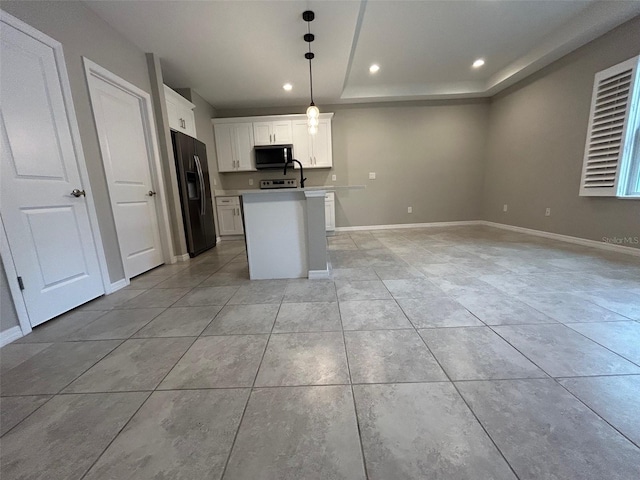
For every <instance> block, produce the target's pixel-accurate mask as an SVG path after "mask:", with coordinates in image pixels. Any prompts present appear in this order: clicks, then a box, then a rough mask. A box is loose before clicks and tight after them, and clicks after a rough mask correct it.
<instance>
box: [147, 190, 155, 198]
mask: <svg viewBox="0 0 640 480" xmlns="http://www.w3.org/2000/svg"><path fill="white" fill-rule="evenodd" d="M155 194H156V192H154V191H153V190H149V193H147V195H149V196H150V197H153V196H154V195H155Z"/></svg>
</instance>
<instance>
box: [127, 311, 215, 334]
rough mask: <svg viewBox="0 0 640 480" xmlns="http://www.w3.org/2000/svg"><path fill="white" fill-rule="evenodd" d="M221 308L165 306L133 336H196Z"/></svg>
mask: <svg viewBox="0 0 640 480" xmlns="http://www.w3.org/2000/svg"><path fill="white" fill-rule="evenodd" d="M221 309H222V306H220V305H207V306H204V307H171V308H167V309H166V310H165V311H164V312H162V313H161V314H160V315H158V316H157V317H156V318H154V319H153V320H152V321H151V322H150V323H148V324H147V325H146V326H145V327H144V328H143V329H141V330H140V331H138V333H136V334H135V335H134V338H146V337H197V336H198V335H200V334H201V333H202V331H203V330H204V329H205V328H206V327H207V325H209V323H211V320H213V318H214V317H215V316H216V315H217V314H218V312H219V311H220V310H221Z"/></svg>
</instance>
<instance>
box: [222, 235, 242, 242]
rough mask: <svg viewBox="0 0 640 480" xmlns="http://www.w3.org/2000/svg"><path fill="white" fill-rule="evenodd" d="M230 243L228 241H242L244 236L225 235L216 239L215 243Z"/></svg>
mask: <svg viewBox="0 0 640 480" xmlns="http://www.w3.org/2000/svg"><path fill="white" fill-rule="evenodd" d="M225 240H226V241H227V242H228V241H230V240H244V235H225V236H223V237H218V238H217V239H216V243H219V242H222V241H225Z"/></svg>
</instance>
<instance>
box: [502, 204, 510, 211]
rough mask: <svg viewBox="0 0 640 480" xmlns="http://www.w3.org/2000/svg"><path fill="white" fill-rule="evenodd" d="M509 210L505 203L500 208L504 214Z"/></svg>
mask: <svg viewBox="0 0 640 480" xmlns="http://www.w3.org/2000/svg"><path fill="white" fill-rule="evenodd" d="M508 208H509V205H507V204H506V203H505V204H504V205H503V206H502V211H503V212H506V211H507V210H508Z"/></svg>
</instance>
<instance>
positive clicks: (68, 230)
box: [0, 15, 104, 326]
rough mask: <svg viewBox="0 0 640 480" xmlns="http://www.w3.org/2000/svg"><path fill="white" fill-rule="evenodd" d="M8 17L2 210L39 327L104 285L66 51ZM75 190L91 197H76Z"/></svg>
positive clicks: (1, 108) (1, 123) (1, 122)
mask: <svg viewBox="0 0 640 480" xmlns="http://www.w3.org/2000/svg"><path fill="white" fill-rule="evenodd" d="M9 18H10V17H9V16H6V15H5V16H3V17H2V24H1V27H2V28H1V51H0V57H1V58H2V69H1V74H0V129H1V132H0V135H1V136H2V139H1V142H0V143H1V145H2V146H1V157H2V159H1V171H0V176H1V178H2V179H1V185H2V199H1V202H0V203H1V207H0V208H1V212H2V222H3V224H4V228H5V231H6V235H7V239H8V243H9V247H10V249H11V255H12V259H13V263H14V265H15V267H16V271H17V273H18V275H19V276H20V277H21V278H22V282H23V285H24V289H23V291H22V295H23V298H24V302H25V306H26V309H27V313H28V315H29V322H30V323H31V326H36V325H38V324H40V323H42V322H44V321H46V320H49V319H51V318H53V317H55V316H57V315H59V314H61V313H64V312H66V311H68V310H71V309H72V308H74V307H76V306H78V305H80V304H82V303H85V302H87V301H89V300H91V299H93V298H95V297H98V296H100V295H102V294H103V293H104V285H103V283H102V277H101V270H100V266H99V260H98V254H97V251H96V244H95V240H94V237H93V234H92V229H91V224H90V220H89V210H88V206H87V198H86V195H90V190H89V185H86V184H83V182H82V181H81V176H80V170H79V168H80V165H79V162H84V159H83V158H82V157H79V156H78V153H77V152H76V149H75V148H74V143H73V138H72V132H71V130H70V125H71V121H72V120H70V118H69V112H68V111H67V106H68V105H70V103H68V102H67V103H66V104H65V97H64V87H63V84H62V82H63V80H62V79H65V80H66V72H65V73H63V72H62V71H61V70H59V69H64V68H65V67H64V61H63V59H62V58H61V57H58V56H57V55H59V53H57V52H60V51H61V50H58V51H56V49H55V48H52V45H54V44H57V42H55V41H54V40H52V39H49V38H48V37H45V36H44V35H42V34H40V33H39V32H37V31H34V32H35V33H33V34H29V35H28V34H26V33H24V32H23V31H22V30H23V29H26V28H29V27H28V26H26V25H24V28H22V27H21V28H17V27H14V26H12V25H10V24H8V23H6V22H8V21H10V20H9ZM12 23H14V24H16V25H17V23H21V22H17V21H16V22H13V21H12ZM29 30H33V29H30V28H29ZM41 39H43V40H41ZM45 40H46V43H45ZM56 48H60V47H59V44H57V47H56ZM67 88H68V85H67ZM70 108H73V107H70ZM73 121H74V122H75V118H74V119H73ZM74 189H77V190H79V191H84V192H86V195H84V196H83V195H80V196H78V197H75V196H72V195H71V192H72V191H73V190H74ZM4 260H5V262H6V261H11V260H10V259H4Z"/></svg>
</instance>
